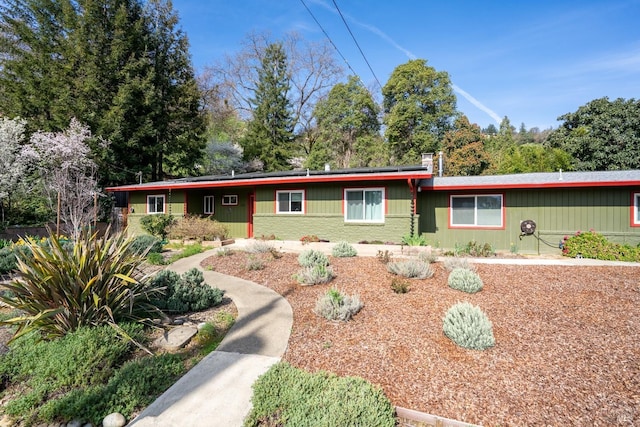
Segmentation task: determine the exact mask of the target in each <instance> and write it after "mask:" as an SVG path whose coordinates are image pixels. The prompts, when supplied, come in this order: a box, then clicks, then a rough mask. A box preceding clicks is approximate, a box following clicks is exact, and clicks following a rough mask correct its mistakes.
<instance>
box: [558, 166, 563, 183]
mask: <svg viewBox="0 0 640 427" xmlns="http://www.w3.org/2000/svg"><path fill="white" fill-rule="evenodd" d="M558 181H562V169H560V178H558Z"/></svg>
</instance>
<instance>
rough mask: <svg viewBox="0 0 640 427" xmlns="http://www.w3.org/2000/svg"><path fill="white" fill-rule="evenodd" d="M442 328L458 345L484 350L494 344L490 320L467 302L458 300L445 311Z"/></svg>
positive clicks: (478, 308)
mask: <svg viewBox="0 0 640 427" xmlns="http://www.w3.org/2000/svg"><path fill="white" fill-rule="evenodd" d="M442 329H443V331H444V334H445V335H446V336H447V337H448V338H449V339H451V340H452V341H453V342H455V343H456V344H458V345H459V346H460V347H464V348H468V349H471V350H485V349H487V348H490V347H493V346H494V345H495V338H494V337H493V326H492V324H491V321H490V320H489V318H488V317H487V315H486V314H485V313H484V312H483V311H482V310H481V309H480V307H476V306H474V305H472V304H470V303H468V302H459V303H457V304H455V305H453V306H452V307H451V308H450V309H449V310H448V311H447V314H446V315H445V317H444V319H443V325H442Z"/></svg>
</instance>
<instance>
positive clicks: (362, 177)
mask: <svg viewBox="0 0 640 427" xmlns="http://www.w3.org/2000/svg"><path fill="white" fill-rule="evenodd" d="M429 178H431V174H430V173H416V172H412V173H409V172H407V173H386V174H385V173H376V174H354V175H334V176H326V175H312V176H295V177H277V178H254V179H228V180H224V181H202V182H180V183H170V182H167V183H158V184H156V185H145V184H143V185H135V184H134V185H123V186H121V187H108V188H106V191H108V192H114V191H156V190H167V189H172V190H181V189H195V188H221V187H247V186H255V185H276V184H304V183H325V182H353V181H391V180H406V179H429Z"/></svg>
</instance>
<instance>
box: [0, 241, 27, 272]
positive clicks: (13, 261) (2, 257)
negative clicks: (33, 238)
mask: <svg viewBox="0 0 640 427" xmlns="http://www.w3.org/2000/svg"><path fill="white" fill-rule="evenodd" d="M21 248H24V246H5V247H4V248H2V249H0V274H9V273H11V272H13V271H14V270H15V269H16V268H17V267H18V258H16V252H15V251H17V250H24V249H21ZM25 249H26V248H25Z"/></svg>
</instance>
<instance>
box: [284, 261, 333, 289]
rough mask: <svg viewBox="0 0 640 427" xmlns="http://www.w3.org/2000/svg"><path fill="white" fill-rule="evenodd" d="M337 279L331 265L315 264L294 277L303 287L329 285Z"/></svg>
mask: <svg viewBox="0 0 640 427" xmlns="http://www.w3.org/2000/svg"><path fill="white" fill-rule="evenodd" d="M334 277H336V275H335V273H334V272H333V268H331V266H329V265H324V264H315V265H311V266H308V267H304V268H303V269H301V270H300V271H298V273H296V274H295V275H294V278H295V279H296V280H297V281H298V283H300V284H303V285H322V284H325V283H329V282H330V281H331V280H333V278H334Z"/></svg>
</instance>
